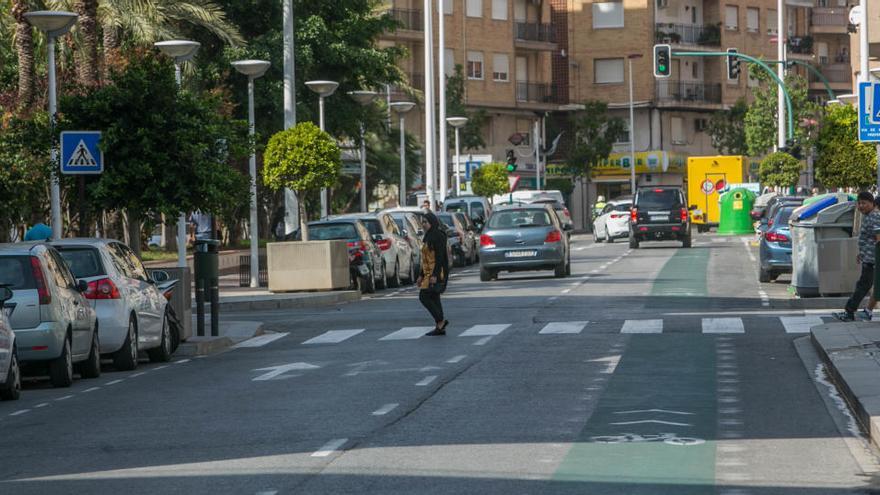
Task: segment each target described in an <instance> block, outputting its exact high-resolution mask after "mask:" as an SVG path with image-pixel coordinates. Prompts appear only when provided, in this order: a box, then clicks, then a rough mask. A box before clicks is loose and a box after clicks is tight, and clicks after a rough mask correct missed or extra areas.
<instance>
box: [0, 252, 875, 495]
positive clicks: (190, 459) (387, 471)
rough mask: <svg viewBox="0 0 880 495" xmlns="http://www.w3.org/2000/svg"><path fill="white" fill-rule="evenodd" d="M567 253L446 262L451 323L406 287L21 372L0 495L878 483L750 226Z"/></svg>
mask: <svg viewBox="0 0 880 495" xmlns="http://www.w3.org/2000/svg"><path fill="white" fill-rule="evenodd" d="M573 247H574V251H573V253H574V256H573V260H572V261H573V267H572V271H573V274H572V276H571V277H569V278H565V279H555V278H553V277H552V273H529V274H517V275H510V274H502V276H501V279H500V280H499V281H497V282H491V283H481V282H480V281H479V278H478V276H477V271H476V267H470V268H468V269H464V270H459V271H458V272H457V273H456V276H455V278H454V279H453V281H452V282H451V283H450V286H449V291H448V293H447V294H446V295H445V297H444V305H445V309H446V313H447V318H448V319H449V320H450V321H451V324H450V327H449V328H448V335H447V336H445V337H433V338H429V337H421V335H422V334H423V333H424V332H425V331H427V330H428V329H429V328H428V327H430V325H432V322H431V321H430V318H429V317H428V315H427V313H426V312H425V310H424V309H423V308H422V307H421V306H420V305H419V303H418V300H417V297H416V291H415V290H414V289H412V288H404V289H401V290H394V291H385V292H383V293H378V294H376V295H375V296H371V297H370V298H368V299H364V300H362V301H360V302H357V303H351V304H347V305H342V306H338V307H333V308H326V309H320V310H291V311H276V312H266V313H246V314H236V315H227V317H228V318H239V319H242V320H248V321H254V320H260V321H264V322H266V328H267V329H268V330H271V331H273V332H277V333H276V334H274V335H270V336H268V337H262V338H260V340H256V341H251V342H250V343H249V344H247V345H252V347H245V346H242V347H240V348H236V349H231V350H229V351H228V352H224V353H222V354H218V355H215V356H211V357H207V358H202V359H191V360H187V359H178V360H176V361H175V362H173V363H171V364H168V365H165V366H156V365H143V366H142V367H141V368H140V369H138V370H137V371H136V372H112V371H111V372H107V373H105V374H104V375H103V376H102V377H101V378H100V379H97V380H79V381H77V382H76V383H75V384H74V386H73V387H72V388H70V389H51V388H49V387H48V386H46V385H45V384H42V383H29V384H27V387H26V390H25V393H24V394H23V396H22V400H20V401H18V402H12V403H10V402H6V403H0V494H7V493H8V494H16V495H18V494H62V493H89V494H105V493H106V494H111V493H112V494H116V493H124V494H126V495H135V494H157V493H160V494H178V493H179V494H227V493H228V494H273V493H277V494H294V493H295V494H310V493H316V494H318V493H332V494H337V493H376V494H388V493H406V494H413V493H418V494H433V493H438V494H439V493H479V494H495V493H497V494H510V493H524V494H526V493H527V494H545V493H546V494H553V493H577V494H639V495H641V494H644V495H648V494H651V495H654V494H675V495H689V494H700V495H703V494H713V495H714V494H719V495H722V494H723V495H748V494H754V495H789V494H791V495H794V494H797V495H818V494H828V495H839V494H868V493H880V489H878V490H877V491H872V487H874V486H876V487H880V482H877V481H876V475H877V473H878V472H880V466H878V457H877V455H876V453H875V452H873V451H871V449H870V448H869V447H868V446H867V444H866V442H865V441H864V439H863V438H862V437H861V435H860V434H859V433H858V431H857V429H856V428H855V427H854V424H853V422H852V419H851V417H848V416H847V414H846V409H845V407H844V406H842V403H841V401H840V399H839V398H838V397H836V395H835V393H834V392H833V387H830V386H829V385H828V383H827V381H826V380H825V378H824V375H823V372H822V368H821V366H820V365H819V363H818V361H817V359H816V356H815V353H814V352H813V350H812V348H811V346H810V344H809V342H808V341H807V340H806V338H805V335H806V333H805V332H807V331H808V329H809V326H810V325H811V324H815V323H816V322H817V321H821V318H822V314H821V312H820V311H803V310H791V309H779V307H777V305H776V304H775V301H776V300H777V299H782V298H784V297H786V296H785V293H784V288H780V287H781V286H780V284H772V285H767V284H764V286H762V285H761V284H759V283H758V281H757V275H756V271H755V269H754V264H753V262H752V261H751V259H750V256H749V253H750V252H752V255H754V248H752V247H750V246H749V245H748V243H747V242H743V240H742V239H740V238H723V237H717V236H714V235H703V236H699V237H698V238H697V239H696V242H695V245H694V247H693V248H692V249H681V248H679V247H678V245H677V244H675V243H654V244H652V243H644V244H642V248H641V249H637V250H630V249H629V248H628V246H627V245H626V243H615V244H611V245H608V244H592V243H591V242H589V241H588V240H587V239H586V238H582V237H578V238H575V242H574V244H573ZM419 327H422V328H419Z"/></svg>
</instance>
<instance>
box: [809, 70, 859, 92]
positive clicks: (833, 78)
mask: <svg viewBox="0 0 880 495" xmlns="http://www.w3.org/2000/svg"><path fill="white" fill-rule="evenodd" d="M819 72H821V73H822V75H823V76H825V79H826V80H827V81H828V85H829V86H831V89H833V90H837V91H849V90H851V89H852V77H853V75H852V72H853V69H852V66H850V64H848V63H834V64H826V65H820V66H819ZM810 89H816V90H824V89H825V85H824V84H823V82H822V80H821V79H819V77H817V76H816V75H815V74H813V73H810Z"/></svg>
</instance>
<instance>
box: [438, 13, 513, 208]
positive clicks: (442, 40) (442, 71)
mask: <svg viewBox="0 0 880 495" xmlns="http://www.w3.org/2000/svg"><path fill="white" fill-rule="evenodd" d="M444 3H445V1H444V0H440V1H439V2H437V33H438V34H437V42H438V45H439V46H438V48H437V73H438V75H437V79H438V83H439V84H440V91H439V93H440V94H439V95H438V98H439V100H440V101H439V102H438V107H439V108H438V110H439V115H438V116H437V117H438V119H437V122H438V124H439V126H440V128H439V131H440V137H439V139H438V142H439V144H438V147H437V151H438V152H439V153H440V155H439V156H440V179H439V180H438V182H439V187H440V202H441V203H443V202H445V201H446V192H447V191H449V184H448V181H449V168H448V162H449V157H448V156H447V155H448V153H449V143H447V142H446V24H445V18H446V15H445V14H444V13H443V4H444ZM505 8H506V7H505Z"/></svg>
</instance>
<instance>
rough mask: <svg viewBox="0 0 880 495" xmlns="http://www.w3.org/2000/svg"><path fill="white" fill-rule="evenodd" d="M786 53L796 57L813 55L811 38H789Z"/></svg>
mask: <svg viewBox="0 0 880 495" xmlns="http://www.w3.org/2000/svg"><path fill="white" fill-rule="evenodd" d="M787 44H788V51H789V52H790V53H796V54H798V55H811V54H812V53H813V37H812V36H791V37H789V38H788V43H787Z"/></svg>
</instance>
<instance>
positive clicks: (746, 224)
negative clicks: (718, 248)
mask: <svg viewBox="0 0 880 495" xmlns="http://www.w3.org/2000/svg"><path fill="white" fill-rule="evenodd" d="M755 198H756V196H755V193H753V192H752V191H749V190H748V189H744V188H740V187H738V188H736V189H731V190H730V191H728V192H726V193H724V194H723V195H722V196H721V198H720V199H719V200H718V203H720V206H721V208H720V210H721V219H720V220H719V222H718V233H719V234H726V235H741V234H751V233H753V232H754V231H755V227H754V225H753V224H752V215H751V212H752V206H753V205H754V204H755Z"/></svg>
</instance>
